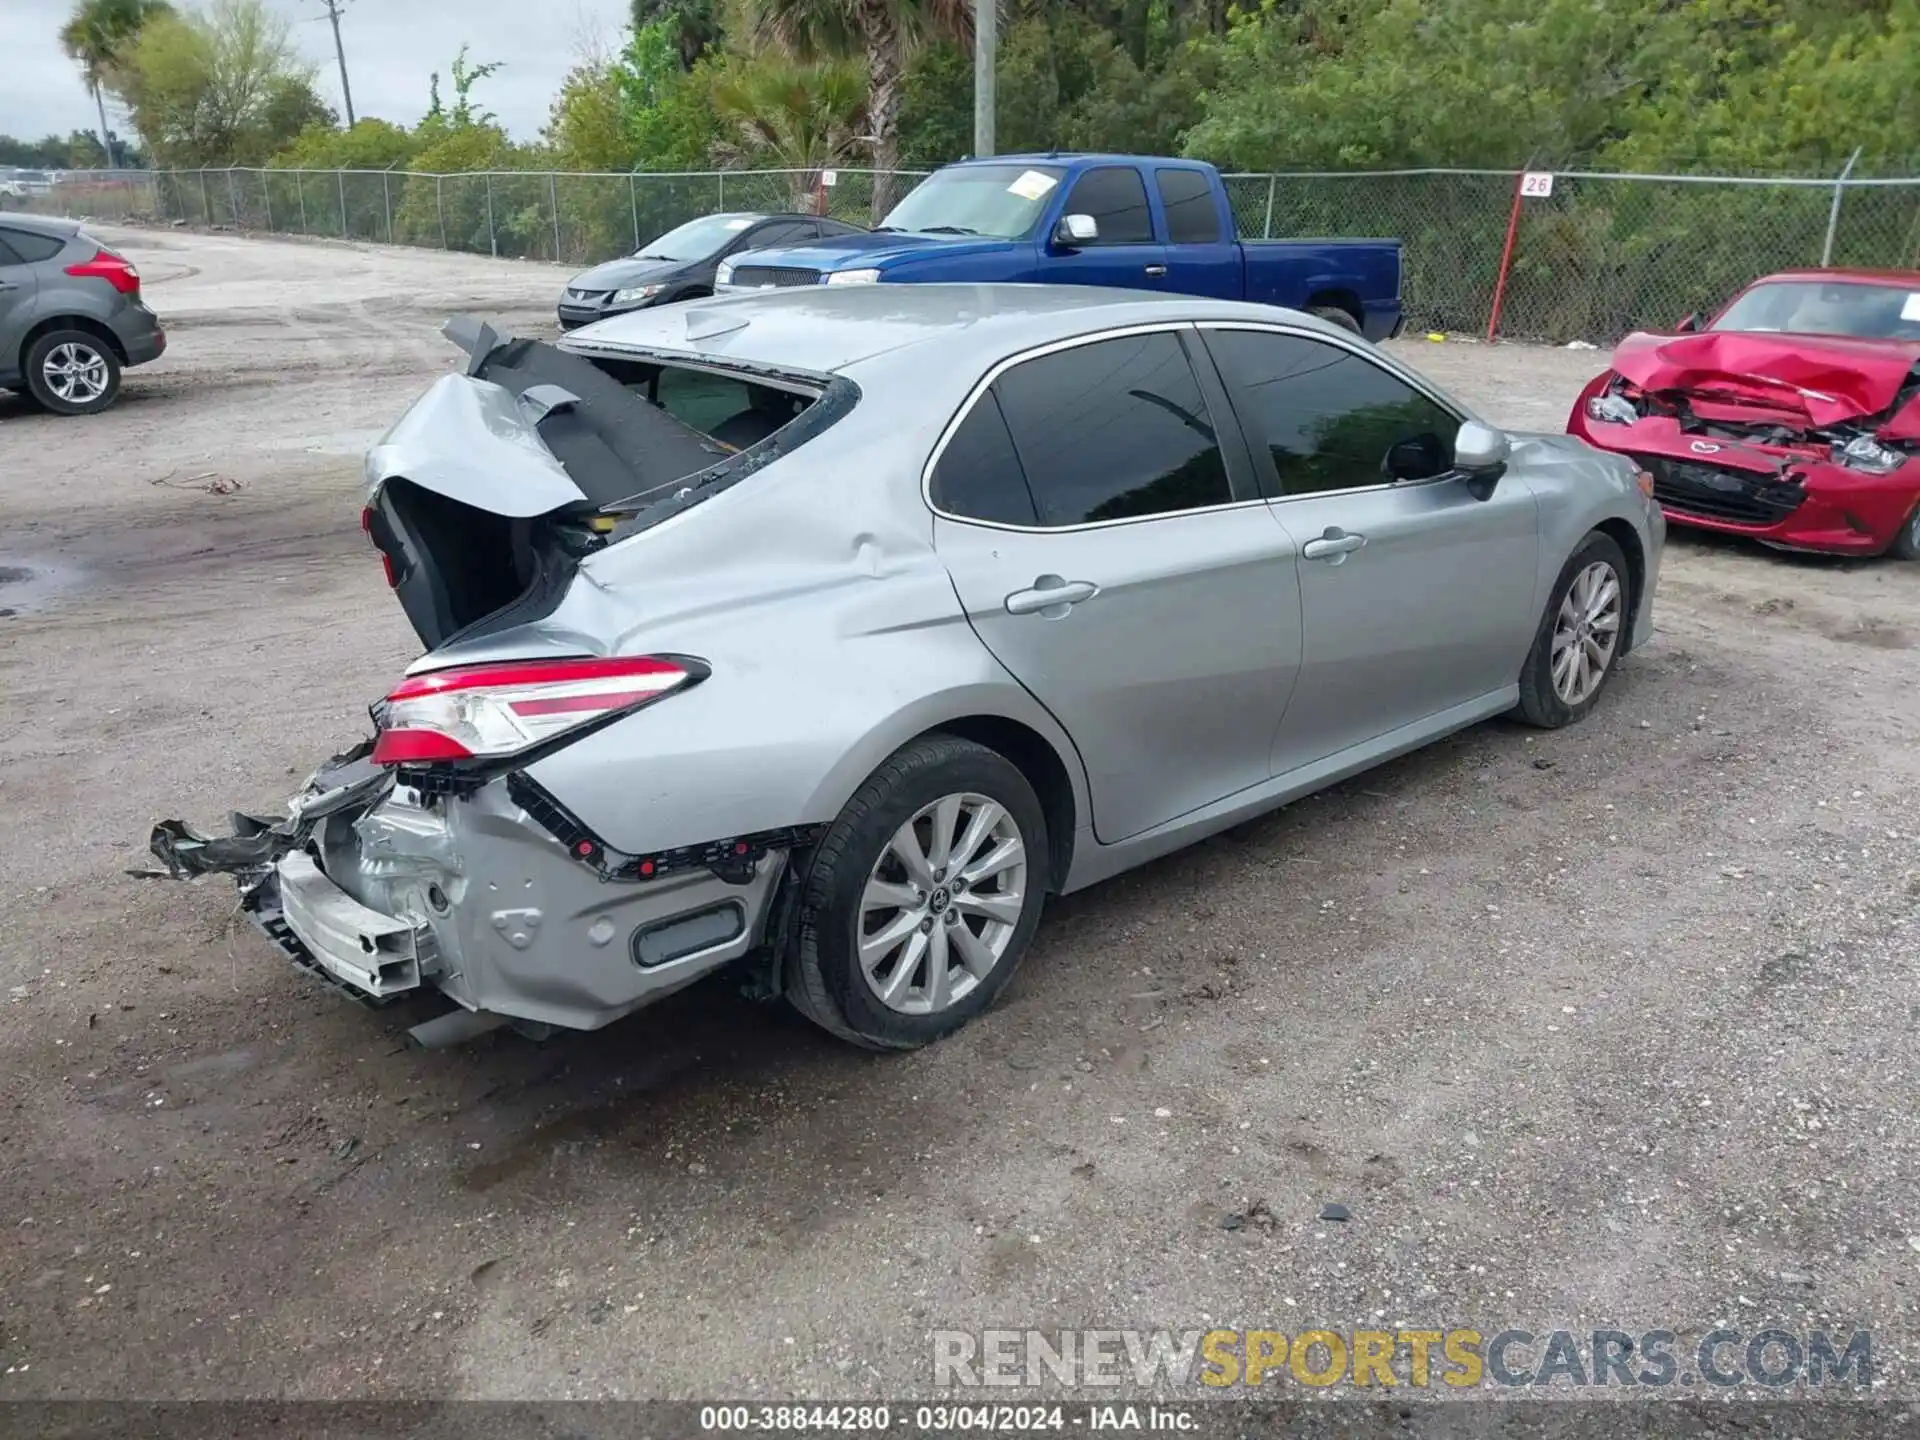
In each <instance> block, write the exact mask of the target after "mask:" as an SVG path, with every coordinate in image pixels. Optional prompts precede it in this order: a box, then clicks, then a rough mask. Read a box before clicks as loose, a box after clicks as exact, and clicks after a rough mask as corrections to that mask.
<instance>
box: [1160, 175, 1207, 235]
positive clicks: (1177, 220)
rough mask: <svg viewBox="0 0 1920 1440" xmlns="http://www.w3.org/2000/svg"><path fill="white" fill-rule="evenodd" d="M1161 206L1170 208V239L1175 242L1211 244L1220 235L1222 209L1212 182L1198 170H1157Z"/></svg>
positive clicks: (1168, 225)
mask: <svg viewBox="0 0 1920 1440" xmlns="http://www.w3.org/2000/svg"><path fill="white" fill-rule="evenodd" d="M1153 183H1154V184H1155V185H1156V186H1157V187H1158V188H1159V190H1160V208H1161V209H1162V210H1164V211H1166V212H1167V239H1168V240H1170V241H1171V242H1172V243H1173V244H1175V245H1211V244H1213V243H1214V242H1215V241H1216V240H1218V239H1219V238H1220V212H1219V210H1218V209H1216V208H1215V206H1214V203H1213V186H1211V185H1209V184H1208V183H1207V177H1206V176H1205V175H1203V174H1201V173H1200V172H1199V171H1198V170H1156V171H1154V172H1153Z"/></svg>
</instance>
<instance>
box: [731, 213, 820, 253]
mask: <svg viewBox="0 0 1920 1440" xmlns="http://www.w3.org/2000/svg"><path fill="white" fill-rule="evenodd" d="M813 238H814V229H813V226H812V225H810V224H807V223H805V222H801V221H794V220H789V221H787V222H786V223H785V224H782V225H764V226H762V227H761V228H760V229H758V230H756V231H754V232H753V236H752V238H751V239H749V240H748V242H747V248H748V249H749V250H769V249H771V248H773V247H774V246H775V245H802V244H805V243H806V242H807V241H809V240H811V239H813Z"/></svg>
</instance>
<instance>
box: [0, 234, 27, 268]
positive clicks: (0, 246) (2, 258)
mask: <svg viewBox="0 0 1920 1440" xmlns="http://www.w3.org/2000/svg"><path fill="white" fill-rule="evenodd" d="M21 263H22V261H21V259H20V257H19V256H18V255H16V254H14V253H13V247H12V246H11V245H9V244H7V241H6V237H5V236H4V235H0V265H19V264H21Z"/></svg>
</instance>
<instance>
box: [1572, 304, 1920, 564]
mask: <svg viewBox="0 0 1920 1440" xmlns="http://www.w3.org/2000/svg"><path fill="white" fill-rule="evenodd" d="M1680 329H1681V333H1680V334H1677V335H1646V334H1637V335H1629V336H1627V338H1626V339H1624V340H1622V341H1621V342H1620V344H1619V347H1618V348H1617V349H1616V350H1615V351H1614V352H1613V368H1612V369H1610V370H1608V371H1607V373H1606V374H1604V375H1600V376H1598V377H1596V378H1595V379H1594V380H1593V381H1592V383H1591V384H1589V385H1588V386H1587V388H1586V389H1584V390H1583V391H1581V392H1580V398H1579V400H1577V401H1576V402H1575V403H1574V407H1573V414H1572V415H1571V416H1570V417H1569V418H1568V420H1567V429H1568V430H1569V431H1570V432H1572V433H1573V434H1575V435H1578V436H1580V437H1581V438H1582V439H1583V440H1586V441H1587V442H1588V443H1589V444H1592V445H1597V446H1599V447H1600V448H1601V449H1603V450H1614V451H1618V452H1620V453H1621V454H1624V455H1630V456H1632V457H1633V458H1634V459H1635V460H1637V461H1639V462H1640V464H1641V466H1642V467H1643V468H1644V469H1646V470H1647V471H1649V472H1650V473H1651V474H1652V475H1653V493H1654V495H1655V497H1656V498H1657V499H1658V500H1659V502H1660V505H1661V508H1662V509H1663V510H1665V511H1666V514H1667V518H1668V519H1669V520H1672V521H1675V522H1677V523H1679V524H1683V525H1698V526H1701V527H1703V528H1705V529H1708V530H1723V531H1726V532H1728V533H1729V534H1734V535H1749V536H1752V537H1753V538H1754V539H1756V540H1760V541H1762V542H1764V543H1766V544H1769V545H1773V546H1777V547H1780V548H1783V549H1790V550H1818V551H1826V552H1829V553H1833V554H1845V555H1880V554H1890V555H1895V556H1898V557H1900V558H1901V559H1905V560H1920V273H1912V272H1895V271H1864V270H1858V271H1855V270H1805V271H1788V272H1785V273H1782V274H1779V275H1769V276H1767V277H1766V278H1765V279H1763V280H1756V281H1754V282H1753V284H1751V285H1749V286H1748V287H1747V288H1746V289H1745V290H1742V291H1741V292H1740V293H1739V294H1738V295H1736V296H1735V297H1734V298H1733V302H1732V303H1731V304H1729V305H1728V306H1727V307H1726V309H1724V310H1722V311H1721V312H1720V313H1719V314H1718V315H1716V316H1715V317H1714V318H1713V320H1712V321H1710V322H1709V323H1708V324H1707V326H1706V328H1705V329H1704V330H1703V329H1701V328H1699V326H1698V324H1697V322H1695V321H1694V320H1693V318H1692V317H1689V318H1688V319H1687V320H1686V321H1683V322H1682V323H1681V327H1680Z"/></svg>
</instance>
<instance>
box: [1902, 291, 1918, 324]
mask: <svg viewBox="0 0 1920 1440" xmlns="http://www.w3.org/2000/svg"><path fill="white" fill-rule="evenodd" d="M1900 318H1901V319H1902V320H1920V290H1915V291H1912V292H1910V293H1909V294H1908V296H1907V298H1906V299H1904V300H1902V301H1901V302H1900Z"/></svg>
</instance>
